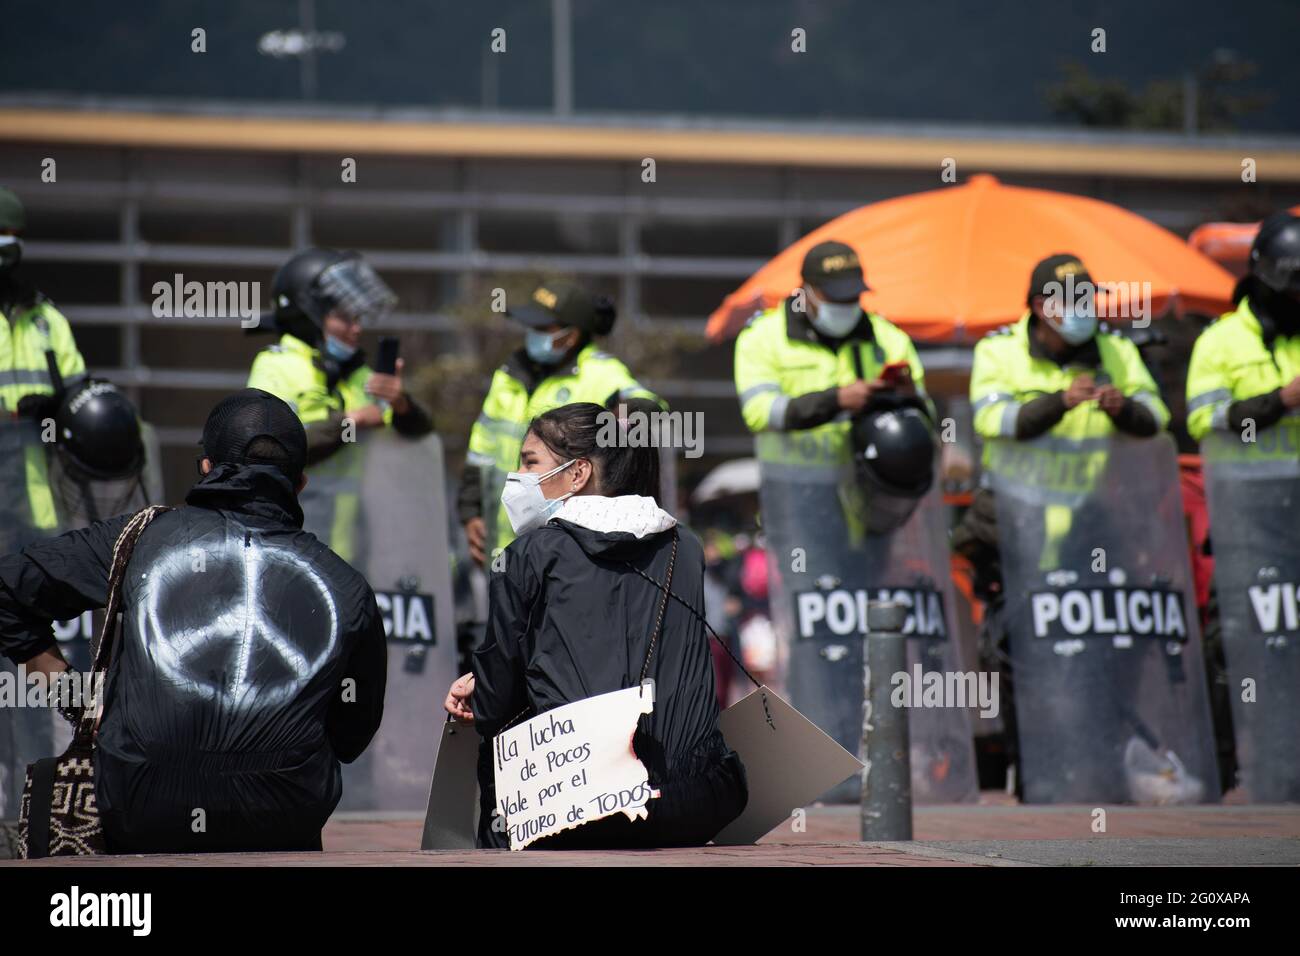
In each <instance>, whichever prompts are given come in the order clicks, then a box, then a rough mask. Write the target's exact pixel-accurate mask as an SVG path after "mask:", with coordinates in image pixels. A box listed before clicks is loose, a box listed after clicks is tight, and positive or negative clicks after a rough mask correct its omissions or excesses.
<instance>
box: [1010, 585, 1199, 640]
mask: <svg viewBox="0 0 1300 956" xmlns="http://www.w3.org/2000/svg"><path fill="white" fill-rule="evenodd" d="M1029 601H1030V607H1031V609H1032V613H1033V619H1034V637H1046V638H1051V639H1053V640H1060V639H1062V638H1071V637H1088V636H1097V637H1101V636H1105V637H1110V636H1113V635H1128V636H1132V637H1156V638H1165V639H1172V640H1178V641H1185V640H1187V620H1186V618H1185V616H1184V614H1183V595H1182V593H1181V592H1179V591H1174V590H1171V589H1169V588H1115V587H1098V588H1070V589H1069V590H1062V591H1035V592H1034V593H1032V594H1031V595H1030V597H1029Z"/></svg>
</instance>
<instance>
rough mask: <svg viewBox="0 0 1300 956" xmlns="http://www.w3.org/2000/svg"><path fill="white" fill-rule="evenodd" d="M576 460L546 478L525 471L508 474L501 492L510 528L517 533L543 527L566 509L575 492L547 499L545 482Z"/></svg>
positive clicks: (550, 472) (573, 459)
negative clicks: (558, 512) (566, 500)
mask: <svg viewBox="0 0 1300 956" xmlns="http://www.w3.org/2000/svg"><path fill="white" fill-rule="evenodd" d="M577 460H578V459H576V458H570V459H569V460H568V461H566V462H565V463H564V464H563V465H560V466H559V467H558V468H552V469H551V470H550V471H548V472H546V474H544V475H535V474H532V473H531V472H526V471H512V472H510V473H509V474H508V475H506V486H505V487H504V488H502V489H501V504H503V505H505V509H506V517H508V518H509V519H510V527H512V528H514V529H515V534H517V535H520V534H523V533H524V532H525V531H532V530H533V529H534V528H540V527H541V526H542V525H544V524H546V522H547V521H549V520H550V519H551V517H552V516H553V515H554V514H555V513H556V512H557V511H559V510H560V509H561V508H562V507H564V500H565V499H566V498H571V497H573V492H572V491H570V492H569V493H568V494H567V495H561V496H560V497H558V498H547V497H546V495H544V494H542V482H543V481H545V480H546V479H547V478H552V477H554V476H555V475H558V474H559V473H560V472H562V471H564V469H566V468H568V467H569V466H570V465H572V464H573V463H574V462H575V461H577Z"/></svg>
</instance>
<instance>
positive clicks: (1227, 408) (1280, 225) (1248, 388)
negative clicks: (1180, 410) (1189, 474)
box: [1187, 212, 1300, 441]
mask: <svg viewBox="0 0 1300 956" xmlns="http://www.w3.org/2000/svg"><path fill="white" fill-rule="evenodd" d="M1237 292H1238V296H1237V307H1236V309H1234V310H1233V311H1232V312H1229V313H1227V314H1226V315H1224V316H1223V317H1222V318H1220V319H1219V320H1218V321H1217V322H1215V323H1213V324H1212V325H1210V326H1209V327H1208V328H1207V329H1206V330H1205V331H1204V332H1203V333H1201V335H1200V337H1199V338H1198V339H1197V340H1196V345H1195V346H1194V347H1193V349H1192V359H1191V364H1190V365H1189V366H1188V370H1187V430H1188V431H1189V432H1190V433H1191V435H1192V437H1193V438H1195V439H1197V440H1198V441H1199V440H1200V439H1202V438H1204V437H1205V436H1206V435H1207V434H1208V433H1209V432H1210V430H1211V429H1220V430H1222V431H1232V432H1240V431H1241V428H1242V425H1243V423H1244V422H1245V421H1246V420H1247V419H1250V420H1252V421H1253V422H1254V423H1255V427H1256V428H1257V429H1259V428H1268V427H1269V426H1271V425H1274V424H1276V423H1277V422H1278V421H1280V420H1281V419H1282V417H1283V416H1284V415H1288V414H1291V413H1293V412H1294V410H1295V409H1296V408H1300V217H1296V216H1293V215H1291V214H1290V213H1286V212H1284V213H1280V214H1278V215H1276V216H1273V217H1271V218H1269V219H1267V220H1265V221H1264V223H1263V224H1261V226H1260V229H1259V233H1258V234H1257V235H1256V237H1255V241H1254V243H1253V245H1252V246H1251V250H1250V274H1249V275H1247V276H1246V277H1245V278H1244V279H1243V280H1242V281H1241V283H1240V284H1239V285H1238V288H1237Z"/></svg>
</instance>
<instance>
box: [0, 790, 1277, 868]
mask: <svg viewBox="0 0 1300 956" xmlns="http://www.w3.org/2000/svg"><path fill="white" fill-rule="evenodd" d="M1093 823H1094V809H1093V808H1091V807H1078V806H1054V807H1022V806H1017V805H1015V804H1014V803H1011V802H1009V801H1008V800H1006V798H1004V797H1002V796H1001V795H997V794H987V795H985V796H984V798H983V799H982V801H981V803H980V804H971V805H963V806H945V807H919V808H917V810H916V813H915V817H914V831H915V832H914V835H915V838H916V839H915V841H913V842H909V843H861V842H858V811H857V808H856V807H851V806H845V807H835V806H832V807H813V808H810V809H809V811H808V813H807V816H806V819H805V820H804V821H802V822H801V823H800V824H798V825H795V824H794V823H793V822H790V823H787V824H785V825H784V826H782V827H779V828H777V829H776V830H775V831H773V832H772V833H770V834H768V836H766V837H764V838H763V841H762V842H761V843H760V844H759V845H758V846H751V847H704V848H701V849H689V850H653V851H621V852H608V851H607V852H602V853H588V852H570V853H555V852H552V853H544V852H527V853H503V852H488V851H478V852H476V851H439V852H430V853H421V852H419V850H418V849H417V848H418V846H419V842H420V831H421V828H422V819H421V817H420V816H419V815H416V814H384V815H380V814H336V815H335V817H334V818H333V819H331V820H330V822H329V824H328V826H326V828H325V836H324V845H325V852H324V853H246V854H215V855H188V856H157V857H100V858H84V859H60V860H52V861H34V862H31V863H22V862H14V863H7V862H6V861H0V866H6V865H12V866H38V865H46V866H115V865H118V866H120V865H139V864H140V863H142V862H143V863H147V864H149V865H156V866H323V865H328V866H529V867H533V866H570V867H573V866H578V867H581V866H818V865H820V866H994V867H996V866H1094V865H1096V866H1133V865H1137V866H1142V865H1166V866H1207V865H1225V866H1249V865H1274V866H1277V865H1283V866H1295V865H1300V806H1261V807H1250V806H1207V807H1163V808H1162V807H1112V808H1108V809H1107V810H1106V816H1105V831H1104V832H1094V831H1093Z"/></svg>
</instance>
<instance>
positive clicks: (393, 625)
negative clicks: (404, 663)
mask: <svg viewBox="0 0 1300 956" xmlns="http://www.w3.org/2000/svg"><path fill="white" fill-rule="evenodd" d="M375 603H376V604H378V605H379V614H380V617H382V618H383V620H384V634H386V635H387V636H388V639H389V640H390V641H424V642H426V643H429V644H436V643H437V640H436V639H435V638H434V634H433V595H432V594H414V593H406V592H403V591H376V592H375Z"/></svg>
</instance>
